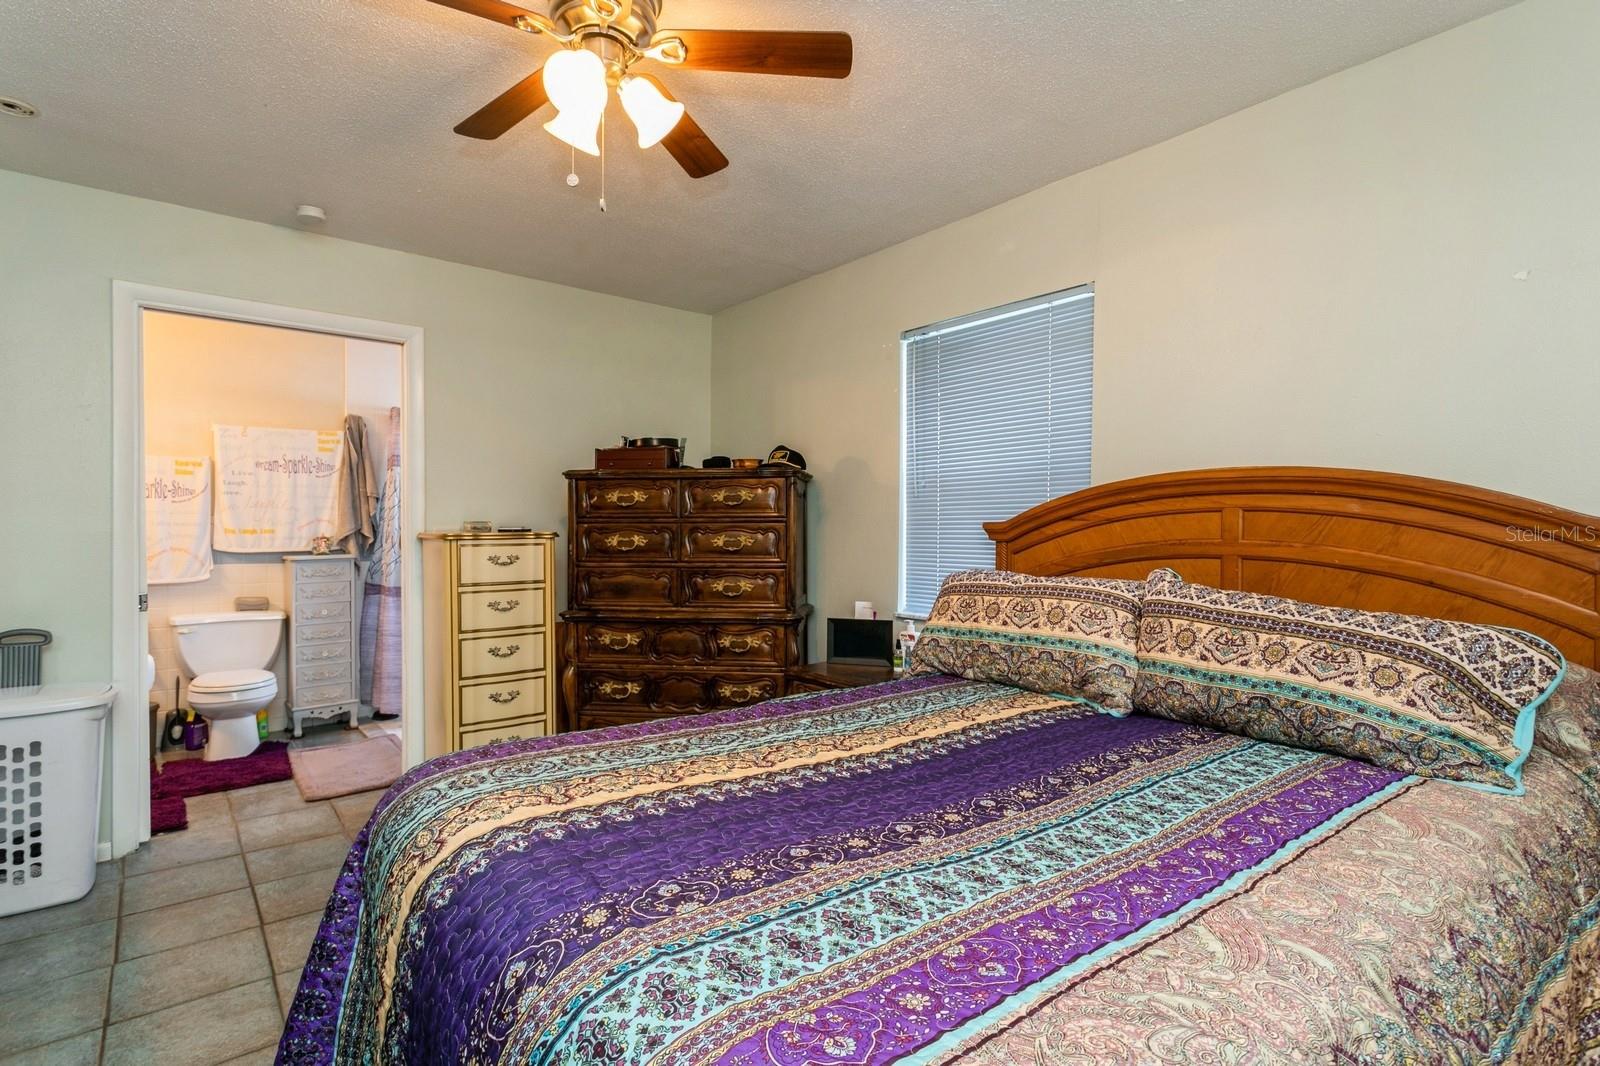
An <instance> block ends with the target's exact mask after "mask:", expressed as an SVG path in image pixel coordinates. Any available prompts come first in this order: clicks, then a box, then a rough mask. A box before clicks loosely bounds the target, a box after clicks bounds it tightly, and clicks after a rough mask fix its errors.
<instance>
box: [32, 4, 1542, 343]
mask: <svg viewBox="0 0 1600 1066" xmlns="http://www.w3.org/2000/svg"><path fill="white" fill-rule="evenodd" d="M1509 2H1510V0H666V3H665V5H664V7H665V10H664V12H663V18H662V24H663V26H666V27H670V26H681V27H685V28H723V27H726V28H761V29H841V30H846V31H848V32H849V33H851V34H852V35H854V37H855V42H856V66H855V73H854V75H853V76H852V77H851V78H850V79H849V80H847V81H842V82H838V81H819V80H810V79H801V78H775V77H755V76H750V75H741V74H720V73H709V72H690V71H678V72H671V71H669V72H667V73H666V74H665V80H666V81H667V82H668V83H669V84H670V86H671V88H672V90H673V92H674V93H675V94H676V95H677V96H678V97H679V98H680V99H682V100H683V101H685V102H686V103H687V104H688V105H689V107H690V110H691V113H692V114H694V115H695V117H696V118H697V120H698V121H699V122H700V125H701V126H703V127H704V128H705V130H706V131H707V133H709V134H710V135H711V136H712V138H714V139H715V140H716V141H717V143H718V144H719V145H720V146H721V147H722V149H723V150H724V151H725V152H726V153H727V154H728V156H729V157H730V158H731V159H732V160H733V165H732V167H730V168H729V169H728V170H726V171H724V172H722V173H721V174H717V175H714V176H713V177H710V178H706V179H704V180H701V181H691V180H690V179H689V178H687V177H686V176H685V175H684V174H683V173H682V171H680V170H679V169H678V167H677V165H676V164H675V163H674V162H673V161H672V159H671V157H670V156H668V155H667V153H666V151H665V150H664V149H660V148H657V149H653V150H651V151H649V152H640V151H639V150H638V149H637V148H636V147H635V146H634V144H633V143H632V141H631V140H625V139H624V136H623V135H624V133H631V127H629V126H628V125H627V124H626V122H625V120H620V119H619V120H618V121H617V122H616V123H615V125H614V126H613V129H612V147H613V151H612V152H611V153H610V154H609V156H608V164H607V169H608V174H607V194H608V200H609V203H610V208H611V210H610V212H609V213H608V214H606V215H601V214H600V213H599V212H598V210H597V209H596V206H595V197H596V195H597V194H598V191H599V175H598V171H597V167H596V166H595V164H594V161H593V160H590V159H586V158H585V157H582V156H580V157H579V170H580V173H581V174H582V175H583V179H584V181H583V185H582V186H581V188H579V189H578V190H570V189H568V188H567V187H566V185H565V183H564V181H563V178H564V176H565V174H566V173H567V166H568V151H567V149H566V148H565V146H563V145H560V144H559V143H558V142H556V141H555V140H553V139H552V138H551V137H550V136H549V135H548V134H546V133H545V132H544V131H543V130H542V129H540V128H539V125H538V124H537V122H535V121H531V120H530V121H528V122H524V123H523V124H522V125H520V126H518V127H517V128H516V129H514V130H512V131H511V132H510V133H509V134H507V135H506V136H504V137H502V138H501V139H500V140H498V141H492V142H482V141H473V140H469V139H467V138H464V137H458V136H456V135H454V134H453V133H452V132H451V127H452V126H454V125H455V124H456V123H457V122H458V121H460V120H461V119H462V118H465V117H466V116H467V115H468V114H470V113H471V112H473V111H474V110H476V109H477V108H478V107H479V106H481V105H482V104H484V103H485V102H487V101H488V100H489V99H490V98H491V97H493V96H495V95H497V94H498V93H500V92H501V91H503V90H504V89H506V88H508V87H509V86H511V85H512V84H513V83H514V82H516V81H517V80H519V79H520V78H522V77H523V76H524V75H526V74H527V73H529V72H530V71H531V70H532V69H533V68H534V67H535V66H537V65H539V64H540V63H541V62H542V60H543V58H544V57H545V56H546V55H547V54H548V53H549V52H550V51H551V45H550V44H549V43H547V42H545V41H541V40H539V39H536V38H530V37H528V36H526V35H523V34H519V33H516V32H514V31H511V30H508V29H505V28H503V27H501V26H497V25H495V24H493V23H490V22H487V21H484V20H482V19H477V18H473V17H471V16H469V15H464V14H461V13H459V12H456V11H452V10H449V9H446V8H443V7H439V6H437V5H435V4H431V3H426V2H424V0H271V2H267V3H261V2H255V3H247V2H245V0H220V2H219V0H111V2H107V0H54V2H52V3H41V2H39V0H0V95H10V96H17V97H21V98H23V99H26V100H28V101H29V102H31V103H33V104H35V105H36V106H37V107H38V108H39V110H40V117H39V118H37V119H33V120H26V121H25V120H18V119H12V118H6V117H0V167H4V168H7V169H13V170H20V171H25V172H28V173H33V174H40V175H44V176H47V177H52V178H60V179H63V180H66V181H71V182H77V183H80V184H84V185H92V186H98V187H100V188H105V189H113V190H116V191H120V192H127V193H133V194H136V195H139V196H146V197H152V198H154V199H158V200H166V201H171V202H173V203H179V204H185V205H188V206H192V207H198V208H203V209H206V210H211V211H217V212H221V213H223V214H228V215H236V216H239V217H241V218H251V219H259V220H261V221H266V222H276V223H284V224H292V220H293V212H294V208H295V205H297V204H301V203H312V204H318V205H320V206H322V207H324V208H325V209H326V210H327V212H328V217H329V222H328V225H327V227H326V231H327V232H328V233H330V234H333V235H335V236H339V237H345V238H349V239H351V240H356V241H364V242H367V243H370V244H377V245H383V246H386V247H391V248H400V249H404V250H406V251H413V252H420V253H423V254H426V255H432V256H438V257H441V258H444V259H452V260H457V261H459V262H464V263H472V264H476V265H480V266H486V267H493V268H496V269H499V270H505V271H509V272H512V273H516V274H523V275H527V276H530V277H536V278H544V279H547V280H551V281H558V282H564V283H566V284H570V285H577V286H581V287H583V288H587V289H595V290H599V291H602V292H609V293H616V294H619V295H624V296H630V297H634V298H637V299H641V300H649V301H652V302H655V303H661V304H667V305H671V306H674V307H682V308H689V309H693V310H700V311H714V310H718V309H721V308H723V307H727V306H729V305H731V304H734V303H737V302H739V301H741V300H745V299H748V298H750V297H752V296H756V295H758V294H760V293H763V292H767V291H770V290H772V289H775V288H778V287H779V286H782V285H785V284H787V283H789V282H792V281H795V280H797V279H799V278H803V277H807V276H809V275H811V274H814V273H817V272H819V271H822V270H826V269H828V268H830V267H833V266H836V265H838V264H840V263H844V262H848V261H849V260H851V259H854V258H856V257H858V256H861V255H864V254H866V253H868V252H872V251H875V250H877V249H879V248H883V247H886V246H888V245H890V244H893V243H895V242H897V241H900V240H903V239H905V238H907V237H911V236H914V235H916V234H918V233H922V232H925V231H927V230H929V229H932V228H934V227H936V226H939V225H942V224H944V223H946V222H950V221H952V220H954V219H957V218H961V217H963V216H966V215H969V214H972V213H973V212H975V211H978V210H981V209H983V208H985V207H989V206H992V205H994V204H997V203H1000V202H1001V201H1004V200H1007V199H1010V198H1011V197H1014V196H1016V195H1018V194H1020V193H1023V192H1026V191H1028V190H1030V189H1034V188H1037V187H1039V186H1041V185H1044V184H1046V183H1047V182H1050V181H1053V180H1055V179H1058V178H1061V177H1065V176H1066V175H1069V174H1072V173H1075V172H1077V171H1080V170H1084V169H1086V168H1088V167H1091V166H1093V165H1095V164H1097V163H1101V162H1104V161H1105V160H1108V159H1112V158H1115V157H1117V156H1119V155H1123V154H1126V153H1127V152H1130V151H1133V150H1135V149H1138V148H1141V147H1144V146H1146V145H1150V144H1154V143H1156V142H1158V141H1161V140H1164V139H1165V138H1168V137H1171V136H1173V135H1175V134H1177V133H1180V132H1183V131H1185V130H1188V129H1193V128H1194V127H1196V126H1199V125H1202V124H1204V123H1205V122H1208V121H1210V120H1212V119H1215V118H1218V117H1220V116H1222V115H1226V114H1229V113H1230V112H1233V111H1237V110H1239V109H1240V108H1243V107H1247V106H1249V105H1250V104H1253V103H1256V102H1258V101H1261V100H1264V99H1267V98H1268V97H1271V96H1274V95H1276V94H1278V93H1281V92H1283V91H1285V90H1287V89H1290V88H1292V87H1294V86H1297V85H1302V84H1305V83H1306V82H1309V81H1313V80H1315V79H1317V78H1319V77H1322V76H1323V75H1326V74H1329V73H1331V72H1333V71H1336V70H1340V69H1342V68H1345V67H1348V66H1352V65H1354V64H1356V63H1359V62H1361V61H1363V60H1366V59H1369V58H1371V57H1373V56H1377V55H1380V54H1382V53H1384V52H1388V51H1391V50H1393V49H1395V48H1398V47H1400V46H1402V45H1405V44H1408V43H1410V42H1412V41H1416V40H1419V39H1421V38H1423V37H1426V36H1429V35H1432V34H1434V33H1438V32H1440V31H1442V30H1444V29H1447V28H1449V27H1451V26H1454V25H1457V24H1459V23H1462V22H1465V21H1467V20H1469V19H1472V18H1475V17H1477V16H1479V15H1483V14H1486V13H1488V12H1490V11H1493V10H1496V9H1498V8H1502V7H1506V6H1509ZM538 3H539V0H530V3H529V4H528V5H527V6H537V5H538Z"/></svg>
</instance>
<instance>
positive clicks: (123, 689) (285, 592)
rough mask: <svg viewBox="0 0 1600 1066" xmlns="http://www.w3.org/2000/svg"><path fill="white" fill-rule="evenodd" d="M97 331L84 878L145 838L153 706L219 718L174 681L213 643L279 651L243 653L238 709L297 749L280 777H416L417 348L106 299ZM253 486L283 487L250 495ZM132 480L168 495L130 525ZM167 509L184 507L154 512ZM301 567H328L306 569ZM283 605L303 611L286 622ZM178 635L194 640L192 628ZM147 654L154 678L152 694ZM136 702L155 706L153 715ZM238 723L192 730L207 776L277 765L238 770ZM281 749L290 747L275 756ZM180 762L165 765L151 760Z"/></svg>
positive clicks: (243, 311) (291, 312) (358, 322)
mask: <svg viewBox="0 0 1600 1066" xmlns="http://www.w3.org/2000/svg"><path fill="white" fill-rule="evenodd" d="M114 331H115V335H114V341H113V394H114V395H113V439H114V445H115V447H114V461H113V462H114V470H113V497H114V506H113V515H114V517H113V530H112V542H113V574H112V577H113V584H114V599H113V602H114V603H115V604H116V609H115V617H114V620H113V632H112V645H113V646H112V656H113V673H114V675H115V681H116V684H117V690H118V696H117V703H116V706H115V708H114V710H113V717H112V722H111V727H110V732H109V737H108V766H107V770H108V778H107V783H106V787H105V790H104V791H105V796H106V801H105V803H104V804H103V812H104V818H103V826H102V830H101V837H102V846H101V851H102V857H114V856H120V855H124V854H127V853H128V852H130V851H132V850H133V849H134V848H136V847H137V846H138V845H139V844H140V843H142V842H143V841H144V840H147V839H149V837H150V835H151V830H152V825H151V816H152V800H151V768H152V756H153V755H157V754H158V753H159V752H160V748H159V746H160V745H161V744H162V736H161V730H162V727H164V726H165V725H167V724H170V722H169V715H168V713H167V712H168V710H169V708H168V707H167V705H168V704H172V705H173V706H174V707H177V708H180V709H181V710H180V714H179V722H180V724H181V722H182V720H183V719H184V718H186V717H188V715H189V712H190V711H191V710H202V711H203V710H204V709H205V707H206V706H209V704H210V703H213V702H216V701H217V699H220V698H222V697H214V696H211V695H210V694H209V692H208V691H207V690H209V689H210V688H212V687H214V686H213V685H212V684H211V682H212V680H213V675H211V674H206V675H205V676H204V677H203V678H201V679H200V680H201V681H202V682H204V683H198V684H197V682H196V678H195V677H193V676H190V675H192V674H194V673H195V671H196V670H204V669H205V668H206V662H203V661H201V660H203V659H206V660H207V661H209V660H208V659H207V656H208V655H213V656H214V655H215V650H216V648H217V647H218V644H217V642H216V641H212V640H209V639H208V638H210V637H212V636H229V637H230V638H231V637H233V636H235V635H237V636H241V637H250V636H252V635H253V634H255V635H259V634H257V631H260V633H265V632H266V630H267V629H269V628H272V630H273V636H274V637H277V638H278V646H277V648H276V649H275V650H274V649H267V651H266V652H264V653H263V654H266V655H270V657H271V660H272V661H271V662H270V663H262V664H256V665H257V666H259V667H261V669H256V670H254V671H253V674H252V677H254V675H256V674H259V675H261V676H260V679H259V680H260V682H261V694H262V696H263V698H262V699H259V700H255V701H254V702H256V703H261V704H263V706H262V707H261V708H259V716H261V717H265V718H266V719H267V721H266V722H265V723H261V724H264V725H265V726H266V727H267V729H266V731H267V735H268V738H269V739H271V740H273V741H277V742H282V741H289V742H290V743H291V745H292V746H293V748H294V749H296V750H295V751H294V754H293V755H292V758H293V759H294V760H295V767H294V769H295V774H296V776H297V777H300V776H302V773H303V772H304V776H306V778H307V780H310V781H313V782H317V779H318V776H319V774H320V776H321V777H330V775H331V777H332V778H338V777H340V776H341V775H343V774H345V773H348V772H349V771H350V770H351V769H353V768H354V767H353V764H352V766H351V767H345V766H344V765H343V763H344V762H347V761H349V760H351V759H357V761H359V760H360V759H364V758H366V755H367V754H372V753H373V751H375V749H376V748H377V747H384V748H386V749H387V752H388V754H387V757H388V759H390V760H392V759H394V758H395V755H394V753H393V752H394V749H395V748H396V747H397V746H398V748H399V749H400V751H399V763H400V765H401V766H402V767H408V766H410V765H413V764H415V763H416V762H418V761H420V759H421V755H422V733H423V730H422V717H421V715H422V707H421V696H420V693H421V680H422V679H421V676H420V675H421V656H420V643H421V636H420V634H421V624H420V622H421V618H420V613H419V609H418V608H419V600H418V597H416V596H412V595H407V594H406V590H408V589H415V588H418V587H420V584H419V580H418V578H419V570H420V553H419V551H418V549H417V547H416V545H417V540H416V534H417V532H419V531H420V530H421V529H422V528H423V524H422V479H421V471H422V469H423V462H422V460H423V453H422V448H423V442H422V433H421V427H422V419H421V402H422V396H421V381H422V374H421V360H422V332H421V330H420V329H418V328H416V327H411V326H405V325H400V324H393V323H383V322H375V321H371V320H366V319H356V318H349V317H346V316H339V315H329V314H326V313H323V312H315V311H304V310H299V309H295V308H287V307H280V306H275V305H268V304H259V303H253V302H250V301H241V300H232V299H227V298H222V297H214V296H209V295H205V294H198V293H185V292H178V291H174V290H164V289H153V288H149V287H145V286H137V285H132V284H126V283H121V282H118V283H115V284H114ZM324 364H326V365H324ZM245 378H249V380H248V381H247V380H244V379H245ZM325 423H326V424H325ZM301 438H304V439H303V440H302V439H301ZM263 448H264V449H266V451H264V452H262V453H261V454H260V455H257V454H255V452H256V451H261V449H263ZM252 449H254V451H252ZM268 453H270V454H268ZM348 456H354V457H355V461H353V462H349V463H346V462H345V460H346V457H348ZM330 459H331V460H333V461H332V462H329V461H328V460H330ZM306 471H316V472H317V476H314V477H313V476H302V474H303V472H306ZM363 471H366V476H362V475H363ZM269 474H271V475H274V476H277V477H279V479H280V480H281V485H280V484H278V483H277V482H273V483H271V484H267V483H264V482H262V480H261V479H262V478H263V477H266V476H268V475H269ZM152 475H154V476H155V478H156V483H157V488H158V489H166V490H170V495H169V494H168V493H167V492H157V493H156V499H155V500H154V501H153V502H150V503H147V497H148V496H149V495H150V492H151V490H150V485H151V483H152V482H151V481H150V478H151V476H152ZM322 475H326V476H322ZM179 489H182V491H181V492H180V491H178V490H179ZM202 489H203V490H204V493H203V495H204V496H205V499H204V500H197V499H196V497H197V496H200V495H201V494H202V493H201V490H202ZM174 497H177V498H181V499H183V500H185V501H187V502H186V504H185V505H184V506H173V505H172V504H171V499H172V498H174ZM363 501H365V503H363ZM150 508H156V510H151V509H150ZM202 510H204V512H205V514H204V515H202V514H201V513H200V512H201V511H202ZM363 511H365V512H366V521H363V520H362V512H363ZM190 512H193V513H190ZM213 514H214V515H215V516H216V521H215V522H213V520H212V516H213ZM147 518H148V519H150V521H149V522H148V523H147ZM335 526H337V527H338V528H334V527H335ZM302 534H304V535H302ZM218 538H220V539H218ZM284 538H288V539H284ZM291 541H292V542H293V543H290V542H291ZM301 541H304V542H305V543H304V544H302V543H301ZM321 550H326V551H327V552H328V553H329V554H328V555H327V556H325V557H320V556H317V555H316V554H314V551H321ZM152 552H154V556H153V557H152V555H151V553H152ZM341 568H342V569H341ZM336 570H337V572H335V571H336ZM268 571H270V573H269V572H268ZM340 590H344V591H343V594H342V595H339V594H338V593H339V592H340ZM274 593H276V594H274ZM302 594H306V596H308V597H315V598H316V599H315V602H313V601H312V599H310V598H307V599H306V602H304V603H300V602H298V599H299V598H303V597H302ZM262 601H266V602H265V603H263V602H262ZM263 607H264V608H265V612H264V613H260V609H261V608H263ZM336 615H337V617H335V616H336ZM174 618H181V619H183V624H182V625H177V624H175V623H174V622H173V619H174ZM274 618H280V619H281V621H279V622H278V623H277V627H278V628H273V619H274ZM297 619H299V620H300V622H301V626H300V627H299V628H298V629H297V628H296V626H295V622H296V620H297ZM197 620H199V621H204V622H205V623H206V624H205V625H201V626H196V625H192V624H190V623H193V622H195V621H197ZM363 623H365V624H364V625H363ZM212 630H215V631H216V633H213V632H212ZM224 630H226V631H227V632H226V633H224V632H223V631H224ZM363 630H365V632H364V633H363ZM179 633H183V634H184V635H183V636H177V635H176V634H179ZM267 643H271V641H268V642H267ZM222 647H223V648H224V649H225V652H226V654H225V655H224V657H225V658H229V659H230V661H229V662H227V663H222V664H221V665H223V666H226V667H228V669H227V670H226V671H223V672H222V673H219V674H216V675H215V677H218V678H222V679H224V680H226V681H227V682H228V683H229V684H232V685H233V686H234V687H238V684H239V683H242V682H241V681H240V678H241V677H242V675H240V674H238V673H236V672H235V671H234V670H233V667H235V666H238V665H239V664H238V663H234V662H232V661H231V658H233V657H237V655H236V653H235V652H234V650H233V648H234V644H233V643H232V642H231V641H229V642H223V644H222ZM341 649H342V654H335V653H336V652H339V651H341ZM185 650H187V652H188V654H187V655H186V654H185ZM147 654H149V655H152V656H153V657H154V659H155V661H156V664H157V671H156V678H157V680H156V684H155V686H154V688H153V689H151V688H149V687H148V686H147V685H146V683H145V677H146V663H147V662H148V660H147V659H146V656H147ZM258 657H259V656H258ZM217 661H218V662H220V660H217ZM211 665H216V663H212V664H211ZM335 675H337V676H335ZM269 682H270V683H269ZM267 689H273V690H274V691H273V692H271V693H268V692H267V691H266V690H267ZM335 690H337V691H335ZM236 695H237V694H236V693H230V694H229V695H228V697H227V698H228V699H232V698H233V697H234V696H236ZM246 695H249V694H246ZM152 700H156V701H157V702H159V703H160V704H161V711H160V713H158V714H155V715H152V712H151V711H150V709H149V704H150V702H151V701H152ZM247 702H248V701H247ZM220 706H221V705H220V704H219V707H220ZM235 709H236V708H235ZM374 709H377V710H379V711H380V712H386V713H385V716H384V717H382V718H376V717H375V716H374ZM297 711H298V712H299V713H296V712H297ZM387 714H393V715H394V717H393V718H389V717H387ZM204 717H206V716H204V715H199V716H197V720H198V719H199V718H204ZM257 717H258V714H257V710H256V709H254V708H253V704H252V709H251V715H250V716H248V718H246V717H245V716H243V715H231V716H230V715H229V713H228V712H227V711H226V710H219V711H218V713H217V715H216V716H214V717H209V718H206V720H207V721H208V723H209V725H210V733H211V736H210V738H209V742H208V743H207V745H206V748H205V749H204V750H205V757H208V758H214V759H222V758H227V757H230V756H234V755H236V754H237V753H235V752H234V751H232V747H239V748H240V749H241V751H244V750H245V749H250V750H259V751H260V752H261V753H262V754H263V755H265V754H266V753H267V752H268V751H271V750H273V749H277V751H278V754H277V758H278V759H279V760H282V759H283V754H282V749H281V748H278V746H277V745H276V744H274V745H273V746H272V747H271V748H262V749H256V748H255V744H256V743H258V742H259V741H258V737H259V735H260V734H259V733H258V732H257V731H258V730H259V729H260V727H261V724H258V722H257ZM234 718H238V719H239V720H238V721H234V720H233V719H234ZM247 731H248V732H250V733H251V736H250V737H249V738H245V737H244V733H245V732H247ZM296 732H298V733H300V734H302V738H301V739H298V740H291V739H290V738H291V736H292V734H293V733H296ZM236 734H237V735H236ZM395 734H398V735H397V736H396V735H395ZM246 739H248V740H249V742H250V743H249V744H246V743H245V741H246ZM367 741H372V742H373V743H370V744H369V743H367ZM219 742H220V743H219ZM357 743H359V744H361V745H362V749H364V750H365V752H366V754H362V755H360V756H359V758H358V757H357V753H358V749H357V748H355V747H353V746H351V745H354V744H357ZM153 745H154V746H157V747H153ZM191 754H193V753H189V752H186V751H183V750H182V748H181V745H179V749H178V750H173V749H172V748H168V749H167V750H166V752H165V753H164V756H163V757H164V758H171V759H181V758H184V757H185V756H188V755H191ZM251 757H252V758H254V756H251ZM317 759H322V760H323V761H329V760H331V761H332V762H334V763H338V764H339V765H332V766H327V767H322V766H321V765H320V764H319V763H317V762H316V760H317ZM162 781H163V782H166V781H167V776H166V775H165V774H163V775H162ZM318 783H320V784H321V785H328V784H330V782H318ZM332 783H333V784H337V783H336V782H332ZM302 784H304V782H302ZM314 787H315V785H314ZM178 802H179V803H180V804H181V802H182V801H181V800H179V801H178ZM165 803H166V801H165V800H163V801H158V802H157V808H158V809H157V812H156V817H157V819H158V822H161V821H166V820H170V817H171V812H170V811H168V810H166V809H165ZM156 828H157V829H158V831H159V829H160V828H161V826H160V825H159V824H158V826H157V827H156Z"/></svg>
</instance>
